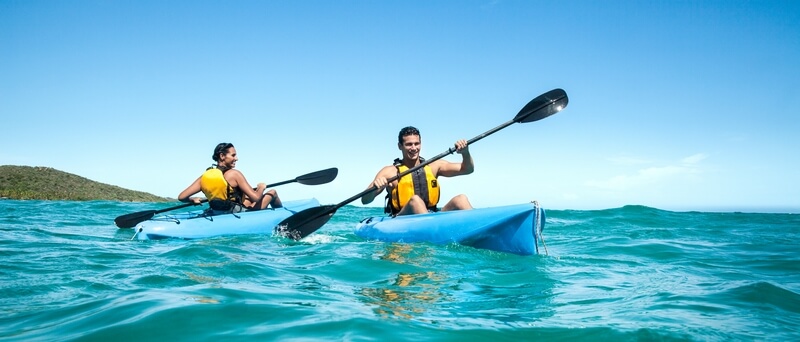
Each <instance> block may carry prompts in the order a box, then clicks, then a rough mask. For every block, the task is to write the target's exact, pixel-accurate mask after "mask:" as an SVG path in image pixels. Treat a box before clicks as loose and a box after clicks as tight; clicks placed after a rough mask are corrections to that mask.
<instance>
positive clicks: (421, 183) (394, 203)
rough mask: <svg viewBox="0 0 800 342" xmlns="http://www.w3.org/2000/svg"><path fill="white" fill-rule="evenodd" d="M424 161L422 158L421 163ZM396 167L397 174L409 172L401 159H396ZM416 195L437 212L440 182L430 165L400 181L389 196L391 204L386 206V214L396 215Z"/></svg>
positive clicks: (429, 208)
mask: <svg viewBox="0 0 800 342" xmlns="http://www.w3.org/2000/svg"><path fill="white" fill-rule="evenodd" d="M423 161H424V159H422V158H420V162H423ZM394 166H395V167H396V168H397V174H400V173H403V172H405V171H406V170H408V167H407V166H405V165H403V164H402V162H400V159H395V161H394ZM415 194H416V195H418V196H419V197H420V198H422V200H423V201H425V206H426V207H428V210H432V211H436V204H438V203H439V182H438V181H437V180H436V176H434V175H433V170H432V169H431V167H430V165H425V167H423V168H422V169H418V170H416V171H414V172H412V173H410V174H407V175H405V176H403V177H402V178H400V180H398V182H397V186H396V187H395V188H394V189H392V192H391V193H390V194H389V195H387V197H389V201H388V202H389V203H387V205H386V212H387V213H391V214H392V215H396V214H397V213H398V212H400V209H402V208H403V206H404V205H406V203H408V201H409V200H410V199H411V197H412V196H414V195H415Z"/></svg>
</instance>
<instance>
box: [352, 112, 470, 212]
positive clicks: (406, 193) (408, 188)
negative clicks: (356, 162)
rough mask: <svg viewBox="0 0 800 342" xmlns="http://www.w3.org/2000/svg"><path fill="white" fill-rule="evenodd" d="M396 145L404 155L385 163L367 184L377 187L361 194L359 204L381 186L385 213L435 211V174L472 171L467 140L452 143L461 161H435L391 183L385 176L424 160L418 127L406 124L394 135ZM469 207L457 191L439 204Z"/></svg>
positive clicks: (452, 174)
mask: <svg viewBox="0 0 800 342" xmlns="http://www.w3.org/2000/svg"><path fill="white" fill-rule="evenodd" d="M397 148H398V149H399V150H400V151H402V153H403V158H402V159H400V158H398V159H395V160H394V163H393V164H392V165H388V166H384V167H383V168H382V169H381V170H380V171H378V174H377V175H376V176H375V179H374V180H373V181H372V182H371V183H370V184H369V186H368V187H367V188H368V189H369V188H372V187H375V188H377V189H376V190H375V191H370V192H368V193H366V194H364V195H363V196H362V197H361V203H362V204H369V203H372V201H373V200H374V199H375V197H376V196H378V195H379V194H380V193H381V192H383V190H384V189H387V195H386V199H387V203H386V208H385V211H386V213H388V214H390V215H392V216H397V215H410V214H422V213H427V212H432V211H438V208H437V207H436V205H437V204H438V203H439V182H438V179H437V178H438V177H439V176H443V177H455V176H461V175H468V174H470V173H472V171H474V170H475V164H474V163H473V161H472V156H471V155H470V153H469V147H468V146H467V141H466V140H458V141H456V143H455V149H456V151H457V152H458V153H459V154H461V156H462V161H461V163H452V162H448V161H446V160H436V161H434V162H432V163H430V164H428V165H426V166H425V167H423V168H421V169H419V170H416V171H415V172H413V173H411V174H408V175H405V176H403V177H402V178H400V179H399V180H395V181H393V182H391V183H389V182H387V179H389V178H391V177H394V176H397V175H398V174H400V173H401V172H403V171H405V170H408V169H410V168H413V167H415V166H417V165H419V164H420V163H422V162H424V161H425V159H424V158H422V157H420V151H421V150H422V138H421V136H420V133H419V130H418V129H416V128H414V127H411V126H408V127H405V128H403V129H401V130H400V133H399V134H398V135H397ZM465 209H472V205H471V204H470V203H469V199H468V198H467V196H466V195H464V194H460V195H457V196H455V197H453V198H452V199H451V200H450V201H449V202H447V204H445V205H444V207H442V209H441V210H442V211H449V210H465Z"/></svg>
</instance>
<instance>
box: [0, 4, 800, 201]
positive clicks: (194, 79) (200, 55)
mask: <svg viewBox="0 0 800 342" xmlns="http://www.w3.org/2000/svg"><path fill="white" fill-rule="evenodd" d="M553 88H563V89H565V90H566V91H567V93H568V94H569V97H570V104H569V106H568V107H567V108H566V109H565V110H564V111H562V112H561V113H558V114H556V115H554V116H551V117H549V118H547V119H544V120H541V121H538V122H534V123H528V124H515V125H512V126H510V127H508V128H506V129H504V130H502V131H500V132H498V133H496V134H494V135H492V136H490V137H487V138H486V139H484V140H481V141H480V142H477V143H475V144H474V145H472V146H471V147H470V149H471V151H472V154H473V156H474V158H475V162H476V171H475V173H473V174H472V175H469V176H466V177H458V178H450V179H443V180H441V184H442V186H443V197H447V198H449V197H451V196H453V195H456V194H458V193H465V194H467V195H468V196H469V197H470V199H471V200H472V202H473V204H474V205H475V206H478V207H482V206H495V205H504V204H514V203H520V202H524V201H528V200H532V199H537V200H539V201H540V202H541V203H542V205H543V206H544V207H545V208H551V209H603V208H614V207H619V206H623V205H626V204H640V205H647V206H651V207H657V208H662V209H669V210H763V211H775V210H777V211H794V212H800V177H799V176H798V175H799V174H800V152H798V147H800V138H799V137H798V136H800V119H798V115H800V2H799V1H502V0H498V1H432V2H431V1H366V0H365V1H196V0H192V1H36V0H32V1H8V0H0V125H2V134H0V144H2V146H3V147H4V148H3V149H2V150H0V164H12V165H30V166H49V167H53V168H56V169H59V170H63V171H67V172H70V173H74V174H77V175H81V176H84V177H87V178H89V179H92V180H96V181H99V182H103V183H108V184H113V185H118V186H121V187H125V188H130V189H135V190H141V191H146V192H150V193H153V194H157V195H161V196H169V197H176V196H177V195H178V193H179V192H180V191H181V190H182V189H183V188H184V187H186V186H187V185H188V184H189V183H191V182H192V181H193V180H194V179H195V178H196V177H197V176H198V175H199V174H200V173H201V172H202V171H203V170H204V169H205V168H206V167H208V166H209V165H210V164H211V162H212V161H211V159H210V157H211V154H212V151H213V148H214V146H215V145H216V144H217V143H219V142H223V141H225V142H232V143H234V144H235V145H236V147H237V150H238V152H239V156H240V160H239V163H238V164H237V168H239V169H240V170H241V171H242V172H244V174H245V175H246V176H247V177H248V179H249V180H250V181H251V182H253V183H256V182H258V181H265V182H267V183H269V182H278V181H282V180H287V179H292V178H294V177H296V176H299V175H301V174H304V173H308V172H311V171H315V170H319V169H324V168H327V167H334V166H335V167H338V168H339V178H337V179H336V180H335V181H334V182H333V183H330V184H327V185H321V186H302V185H298V184H291V185H284V186H281V187H280V188H278V191H279V193H280V194H281V195H282V197H283V198H284V199H292V198H305V197H310V196H315V197H317V198H318V199H319V200H320V201H321V202H323V203H337V202H340V201H342V200H344V199H346V198H348V197H350V196H353V195H355V194H357V193H358V192H360V191H362V190H363V189H364V188H365V187H366V186H367V184H368V183H369V182H370V181H371V180H372V178H373V176H374V175H375V173H376V172H377V171H378V169H380V168H381V167H382V166H384V165H387V164H389V163H390V162H391V160H392V159H394V158H395V157H398V156H399V151H398V150H397V147H396V136H397V132H398V130H399V129H400V128H401V127H403V126H407V125H414V126H417V127H418V128H419V129H420V130H421V131H422V142H423V156H429V157H430V156H434V155H436V154H439V153H441V152H443V151H445V150H446V149H447V148H449V147H450V146H452V144H453V142H454V141H455V140H457V139H459V138H464V139H469V138H472V137H474V136H477V135H479V134H481V133H483V132H485V131H487V130H489V129H491V128H494V127H495V126H497V125H500V124H502V123H504V122H506V121H508V120H510V119H511V118H513V117H514V115H515V114H516V113H517V112H518V111H519V109H520V108H522V106H524V105H525V104H526V103H527V102H528V101H529V100H531V99H532V98H534V97H536V96H537V95H539V94H541V93H544V92H546V91H548V90H551V89H553ZM447 159H448V160H452V161H458V160H460V157H459V156H457V155H454V156H450V157H447ZM445 200H446V198H445ZM379 202H380V201H376V202H374V203H373V205H378V204H379ZM353 204H358V205H360V203H359V202H354V203H353Z"/></svg>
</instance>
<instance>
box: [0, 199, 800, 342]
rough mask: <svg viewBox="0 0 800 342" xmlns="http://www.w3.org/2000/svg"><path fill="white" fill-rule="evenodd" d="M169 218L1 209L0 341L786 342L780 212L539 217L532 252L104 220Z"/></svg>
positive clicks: (787, 250)
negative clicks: (158, 235) (185, 230)
mask: <svg viewBox="0 0 800 342" xmlns="http://www.w3.org/2000/svg"><path fill="white" fill-rule="evenodd" d="M171 205H174V204H152V203H117V202H47V201H14V200H2V201H0V260H2V261H0V262H1V263H2V267H1V268H0V291H2V296H0V341H31V340H57V341H72V340H76V341H115V342H119V341H143V340H162V341H183V340H186V341H204V340H206V341H207V340H221V341H237V340H258V341H272V340H280V341H284V340H326V341H327V340H345V341H427V340H431V341H492V342H494V341H520V340H546V341H559V340H568V341H574V340H592V341H593V340H613V341H648V340H655V341H671V340H699V341H728V340H766V341H797V340H800V243H798V240H799V239H800V215H796V214H794V215H793V214H749V213H703V212H670V211H663V210H658V209H654V208H648V207H641V206H626V207H623V208H617V209H608V210H599V211H571V210H563V211H559V210H549V211H548V212H547V214H548V216H547V225H546V227H545V231H544V238H545V242H546V244H547V250H548V255H539V256H518V255H512V254H504V253H498V252H492V251H487V250H478V249H473V248H469V247H463V246H459V245H445V246H437V245H430V244H424V243H416V244H390V243H382V242H374V241H365V240H362V239H360V238H358V237H357V236H355V235H354V234H353V232H352V229H353V226H354V224H355V223H356V222H357V221H358V220H359V219H361V218H362V217H364V216H370V215H376V214H380V209H375V208H361V207H354V206H353V207H351V206H347V207H344V208H342V209H340V210H339V212H338V213H337V214H336V215H335V216H334V217H333V219H332V220H331V221H330V222H329V223H328V224H327V225H326V226H324V227H323V228H322V229H320V230H319V231H318V232H317V233H315V234H313V235H312V236H310V237H309V238H308V239H307V240H306V241H302V242H292V241H289V240H285V239H282V238H278V237H273V236H267V235H254V236H236V237H219V238H210V239H202V240H190V241H186V240H160V241H131V237H132V236H133V234H134V232H133V231H132V230H131V229H117V228H116V227H115V226H114V224H113V219H114V217H116V216H119V215H122V214H126V213H130V212H135V211H140V210H147V209H158V208H164V207H169V206H171ZM543 205H545V208H546V204H545V203H543Z"/></svg>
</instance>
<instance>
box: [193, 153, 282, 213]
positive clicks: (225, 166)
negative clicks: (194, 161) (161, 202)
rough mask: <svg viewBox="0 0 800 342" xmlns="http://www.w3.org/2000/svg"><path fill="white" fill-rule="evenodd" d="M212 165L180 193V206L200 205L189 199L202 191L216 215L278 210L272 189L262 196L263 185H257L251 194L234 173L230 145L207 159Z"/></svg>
mask: <svg viewBox="0 0 800 342" xmlns="http://www.w3.org/2000/svg"><path fill="white" fill-rule="evenodd" d="M211 158H212V159H214V161H215V162H216V164H214V165H212V166H211V167H209V168H208V169H206V172H204V173H203V174H202V175H201V176H200V177H198V178H197V180H195V181H194V183H192V185H189V187H188V188H186V190H183V191H181V193H180V195H178V200H179V201H181V202H189V201H191V202H194V203H200V198H198V197H191V196H192V195H194V194H196V193H198V192H200V191H202V192H203V193H204V194H205V195H206V198H208V205H209V207H211V209H213V210H216V211H227V212H234V213H235V212H240V211H242V210H243V209H247V210H261V209H265V208H267V207H268V206H269V205H270V204H271V205H272V207H273V208H280V207H282V206H283V205H282V204H281V200H280V198H278V193H277V192H276V191H275V189H272V190H269V191H267V192H266V193H264V190H266V188H267V185H266V184H264V183H258V186H257V187H256V188H255V190H254V189H253V188H252V187H250V183H248V182H247V179H246V178H244V175H243V174H242V173H241V172H239V170H234V167H236V161H238V160H239V157H238V156H237V155H236V148H235V147H233V144H231V143H220V144H219V145H217V147H216V148H215V149H214V155H213V156H212V157H211Z"/></svg>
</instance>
